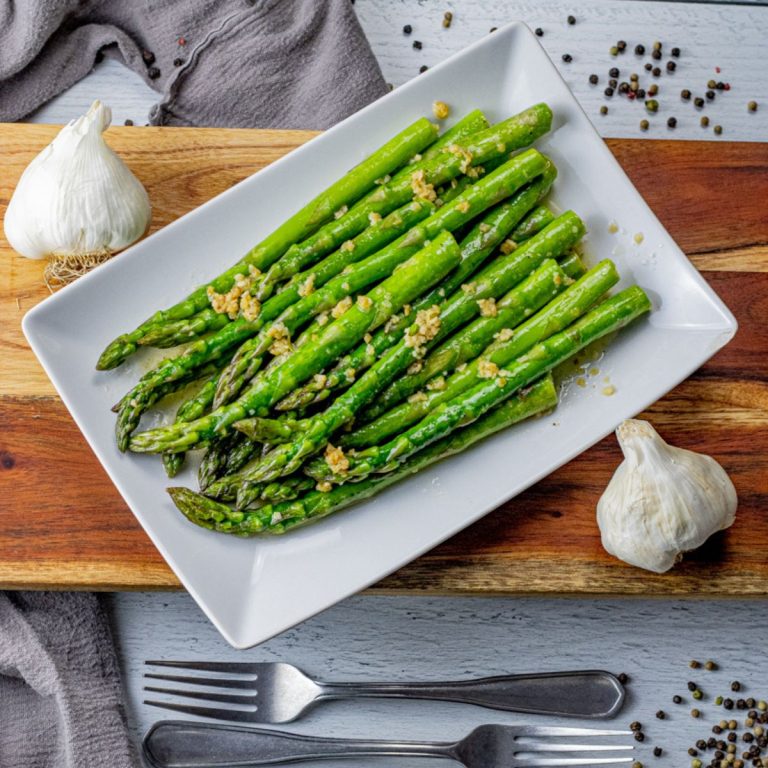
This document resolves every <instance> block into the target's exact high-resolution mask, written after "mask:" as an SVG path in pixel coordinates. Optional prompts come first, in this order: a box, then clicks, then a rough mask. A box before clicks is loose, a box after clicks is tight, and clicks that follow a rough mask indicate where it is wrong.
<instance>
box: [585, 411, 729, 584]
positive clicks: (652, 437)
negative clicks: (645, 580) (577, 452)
mask: <svg viewBox="0 0 768 768" xmlns="http://www.w3.org/2000/svg"><path fill="white" fill-rule="evenodd" d="M616 436H617V438H618V441H619V445H620V446H621V450H622V451H623V453H624V461H623V462H622V463H621V464H620V465H619V467H618V469H617V470H616V472H615V474H614V475H613V478H611V481H610V483H609V484H608V487H607V488H606V489H605V492H604V493H603V495H602V497H601V498H600V501H599V502H598V505H597V523H598V525H599V527H600V533H601V536H602V541H603V547H605V549H606V550H607V551H608V552H609V553H610V554H612V555H614V556H615V557H618V558H619V559H620V560H623V561H624V562H626V563H630V564H631V565H635V566H637V567H638V568H644V569H645V570H648V571H654V572H655V573H664V572H665V571H668V570H669V569H670V568H672V566H674V565H675V563H677V562H679V561H680V560H681V559H682V555H683V553H685V552H689V551H691V550H693V549H696V548H698V547H700V546H701V545H702V544H703V543H704V542H705V541H706V540H707V539H708V538H709V537H710V536H711V535H712V534H713V533H716V532H717V531H721V530H723V529H724V528H728V527H729V526H730V525H732V524H733V521H734V520H735V518H736V506H737V503H738V502H737V497H736V489H735V488H734V487H733V483H732V482H731V479H730V478H729V477H728V475H727V474H726V472H725V470H724V469H723V468H722V467H721V466H720V465H719V464H718V463H717V462H716V461H715V460H714V459H713V458H712V457H711V456H705V455H704V454H700V453H694V452H693V451H686V450H684V449H682V448H675V447H673V446H671V445H668V444H667V443H665V442H664V440H662V438H661V437H660V436H659V434H658V433H657V432H656V430H655V429H654V428H653V427H652V426H651V425H650V424H649V423H648V422H647V421H640V420H637V419H629V420H627V421H624V422H623V423H622V424H621V425H620V426H619V428H618V429H617V430H616Z"/></svg>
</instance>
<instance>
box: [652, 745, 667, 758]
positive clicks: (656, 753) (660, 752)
mask: <svg viewBox="0 0 768 768" xmlns="http://www.w3.org/2000/svg"><path fill="white" fill-rule="evenodd" d="M663 754H664V750H663V749H662V748H661V747H654V748H653V756H654V757H661V756H662V755H663Z"/></svg>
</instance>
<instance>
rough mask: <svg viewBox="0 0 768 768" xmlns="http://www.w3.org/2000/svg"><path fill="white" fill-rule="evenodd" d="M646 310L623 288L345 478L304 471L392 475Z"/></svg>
mask: <svg viewBox="0 0 768 768" xmlns="http://www.w3.org/2000/svg"><path fill="white" fill-rule="evenodd" d="M650 309H651V302H650V300H649V299H648V297H647V296H646V294H645V292H644V291H643V290H642V289H641V288H639V287H638V286H632V287H631V288H627V289H625V290H623V291H621V292H620V293H618V294H617V295H616V296H613V297H611V298H609V299H607V300H606V301H604V302H602V303H601V304H598V306H597V307H595V308H594V309H593V310H591V311H590V312H588V313H587V314H586V315H584V317H582V318H581V319H579V320H577V321H576V322H575V323H574V324H573V325H571V326H569V327H568V328H566V329H565V330H564V331H560V332H559V333H556V334H555V335H554V336H550V337H549V338H548V339H545V340H544V341H542V342H539V343H538V344H537V345H536V346H535V347H533V348H531V349H530V350H529V351H528V352H527V353H526V354H524V355H523V356H521V357H519V358H518V359H517V360H515V361H514V362H512V364H511V365H509V366H507V367H506V369H503V370H501V371H500V372H499V374H498V376H495V377H494V378H492V379H489V380H486V381H481V382H480V383H478V384H476V385H475V386H474V387H472V388H471V389H469V390H467V391H466V392H464V393H462V394H461V395H459V396H458V397H456V398H454V399H453V400H450V401H449V402H447V403H445V404H444V405H442V406H440V407H439V408H437V409H435V410H434V411H432V412H431V413H430V414H429V415H428V416H426V417H425V418H424V419H422V420H421V421H420V422H419V423H418V424H416V425H414V426H413V427H411V428H410V429H408V430H407V431H406V432H403V433H401V434H400V435H398V436H396V437H395V438H394V439H393V440H390V441H389V442H388V443H385V444H384V445H376V446H372V447H371V448H367V449H366V450H364V451H362V452H361V453H357V454H354V455H352V456H350V457H349V458H348V466H347V468H346V469H345V471H344V473H343V476H342V475H337V474H335V473H334V472H333V470H332V469H331V468H330V467H329V466H328V464H327V463H326V462H325V461H324V460H315V461H313V462H311V463H310V464H309V465H308V466H307V467H306V468H305V472H306V473H307V474H309V475H310V476H311V477H314V478H315V479H316V480H320V481H332V482H337V483H338V482H342V481H344V480H347V479H351V478H354V479H357V478H364V477H367V476H368V475H370V474H371V473H372V472H388V471H392V469H394V468H396V467H397V466H399V465H400V464H401V463H402V462H403V461H405V460H406V459H407V458H408V457H409V456H411V455H412V454H414V453H415V452H416V451H418V450H419V449H421V448H423V447H425V446H427V445H429V444H430V443H432V442H434V441H435V440H438V439H440V438H441V437H444V436H446V435H448V434H450V433H451V432H452V431H453V430H454V429H456V428H457V427H459V426H461V425H462V424H467V423H471V422H472V421H474V420H475V419H477V418H479V417H480V416H482V415H483V414H484V413H486V412H487V411H488V410H489V409H490V408H493V407H494V406H495V405H498V404H499V403H501V402H503V401H504V400H506V399H507V398H508V397H509V396H510V395H513V394H514V393H515V392H517V391H518V390H519V389H520V388H522V387H525V386H527V385H528V384H530V383H531V382H532V381H534V380H535V379H537V378H538V377H539V376H541V375H543V374H544V373H547V372H548V371H551V370H552V368H554V367H555V366H556V365H559V364H560V363H562V362H564V361H565V360H567V359H568V358H569V357H572V356H573V355H575V354H576V353H577V352H578V351H579V350H581V349H583V348H584V347H585V346H587V345H588V344H591V343H592V342H594V341H596V340H597V339H600V338H602V337H603V336H605V335H606V334H609V333H613V332H614V331H617V330H619V329H620V328H623V327H624V326H625V325H627V324H628V323H630V322H631V321H632V320H634V319H636V318H637V317H639V316H640V315H643V314H645V313H646V312H648V311H650Z"/></svg>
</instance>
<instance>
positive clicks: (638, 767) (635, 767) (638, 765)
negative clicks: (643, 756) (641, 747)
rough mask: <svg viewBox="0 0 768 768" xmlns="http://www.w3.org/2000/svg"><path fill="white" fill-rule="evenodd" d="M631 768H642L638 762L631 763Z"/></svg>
mask: <svg viewBox="0 0 768 768" xmlns="http://www.w3.org/2000/svg"><path fill="white" fill-rule="evenodd" d="M632 768H643V764H642V763H641V762H640V761H639V760H635V762H634V763H632Z"/></svg>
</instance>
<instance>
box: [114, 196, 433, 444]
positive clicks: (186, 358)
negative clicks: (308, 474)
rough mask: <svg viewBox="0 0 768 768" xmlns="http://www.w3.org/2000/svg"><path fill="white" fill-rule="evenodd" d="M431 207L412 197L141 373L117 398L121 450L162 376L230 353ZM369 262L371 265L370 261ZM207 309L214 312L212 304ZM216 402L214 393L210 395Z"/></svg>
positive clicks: (400, 254)
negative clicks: (242, 313)
mask: <svg viewBox="0 0 768 768" xmlns="http://www.w3.org/2000/svg"><path fill="white" fill-rule="evenodd" d="M434 210H435V207H434V206H433V205H432V203H430V202H428V201H426V200H413V201H411V202H410V203H408V204H407V205H406V206H404V208H403V209H400V210H399V211H397V212H395V213H394V214H392V216H390V217H387V219H385V220H384V221H382V222H381V226H379V227H376V228H375V230H374V229H371V230H367V231H366V232H364V233H363V234H361V235H360V236H359V237H358V238H356V239H355V240H354V241H353V242H352V248H351V249H350V250H348V251H338V252H337V253H335V254H332V255H331V256H329V257H328V258H327V259H325V260H324V261H323V263H322V264H320V265H317V268H316V269H315V270H314V271H313V272H312V273H311V274H310V275H303V276H300V277H301V278H302V279H301V280H297V281H296V282H295V284H293V285H290V286H288V287H287V288H286V289H285V290H284V291H282V292H281V293H280V294H278V295H277V296H273V297H272V298H271V299H270V300H269V301H268V302H266V303H265V304H264V306H263V307H262V310H261V313H260V314H259V316H258V317H257V318H256V319H255V320H246V319H245V318H244V317H239V318H238V319H237V320H235V321H234V322H231V323H228V324H227V325H225V326H224V327H223V328H221V330H220V331H219V332H218V333H216V334H214V335H212V336H209V337H207V338H203V339H199V340H198V341H196V342H194V343H193V344H191V345H190V346H189V347H188V348H187V349H186V350H185V351H184V353H183V354H181V355H179V356H177V357H170V358H166V359H165V360H163V361H162V362H161V363H159V364H158V365H157V366H155V368H153V369H152V370H151V371H149V372H148V373H146V374H145V375H144V376H143V377H142V378H141V380H140V381H139V383H138V384H136V386H135V387H134V388H133V389H132V390H131V391H130V392H129V393H128V394H127V395H126V396H125V397H124V398H123V400H122V401H121V403H120V414H119V417H118V425H117V428H116V435H117V443H118V446H119V448H120V450H121V451H124V450H125V449H126V448H127V445H128V440H129V439H130V435H131V433H132V432H133V430H134V429H136V426H137V425H138V423H139V419H140V418H141V414H142V413H144V411H145V410H146V409H147V408H149V407H150V405H151V404H152V402H154V399H156V398H154V395H153V394H152V393H153V391H154V390H155V388H157V387H158V386H161V385H163V383H164V382H167V381H173V380H174V379H177V378H181V377H184V376H187V375H189V372H190V371H191V370H194V369H195V368H196V367H198V366H200V365H202V364H205V363H206V362H208V361H211V360H213V361H216V360H221V359H222V357H223V356H224V355H226V354H227V353H231V351H232V349H233V348H234V347H235V346H236V345H237V344H239V343H242V341H243V340H244V339H247V338H249V337H250V336H253V334H254V333H257V332H258V330H259V329H260V328H261V327H262V326H264V325H265V324H266V323H268V322H269V321H271V320H275V318H277V317H279V316H280V314H281V312H285V311H286V309H287V308H289V307H290V306H291V305H292V304H294V303H296V302H299V301H300V298H301V294H302V292H303V287H302V286H304V285H307V282H306V281H307V280H313V281H315V282H316V284H317V286H321V285H323V283H327V282H328V281H329V280H330V278H331V277H332V276H333V275H336V274H338V273H339V272H341V271H342V270H343V269H344V267H345V266H346V265H348V264H350V263H352V262H354V261H356V260H358V259H362V257H363V256H365V255H366V254H368V255H369V256H370V258H371V259H373V258H374V256H373V255H371V254H373V253H374V252H375V251H377V250H378V249H379V247H380V246H381V245H383V244H385V243H388V242H390V241H391V240H392V239H394V238H395V237H397V235H398V234H401V233H402V234H403V237H404V236H405V235H406V234H407V233H408V231H409V230H410V229H411V228H412V227H413V226H414V225H415V224H417V223H418V222H419V221H421V220H422V219H423V218H424V217H425V216H427V215H428V214H429V213H430V212H432V211H434ZM416 250H418V247H417V246H415V245H414V246H411V247H409V248H404V249H400V250H398V251H397V253H396V254H395V256H396V257H397V258H398V259H400V260H404V259H405V258H407V257H408V256H409V255H411V254H413V253H415V252H416ZM368 263H369V265H370V262H368ZM390 269H391V266H389V265H387V266H385V267H384V268H383V270H382V268H381V266H380V265H379V266H378V267H376V266H375V265H374V266H371V267H370V268H369V267H368V266H366V267H364V266H363V265H360V271H362V272H363V274H364V275H365V276H366V279H367V280H368V281H369V282H370V281H371V280H376V279H380V277H381V276H383V275H386V274H388V273H389V270H390ZM356 274H358V273H356ZM302 280H303V282H302ZM346 283H347V280H346V278H345V279H340V280H337V281H336V282H335V283H333V284H332V285H331V286H328V287H326V288H325V289H323V293H322V294H319V295H320V296H324V297H325V298H326V299H327V301H329V302H330V306H333V305H334V304H335V303H336V302H337V301H338V300H339V299H341V298H342V297H343V294H344V293H346V292H345V291H344V289H343V285H344V284H346ZM363 284H365V283H363ZM334 297H335V298H334ZM318 298H319V296H318V295H315V296H314V297H308V298H306V300H305V301H304V302H303V304H302V306H306V305H316V304H317V303H318ZM206 311H207V312H210V313H213V310H212V309H209V310H206ZM318 311H319V310H318ZM214 314H215V313H214ZM193 321H196V318H193ZM186 323H187V321H186V320H182V321H179V323H178V324H177V326H182V329H178V333H179V335H180V336H181V337H182V338H181V339H180V340H182V339H183V338H186V333H187V332H186V331H184V330H183V327H184V326H185V324H186ZM219 381H221V377H219ZM153 398H154V399H153ZM215 406H216V399H215V396H214V407H215Z"/></svg>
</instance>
